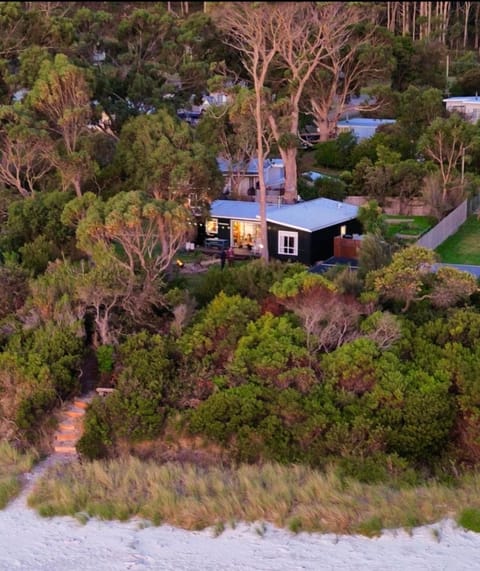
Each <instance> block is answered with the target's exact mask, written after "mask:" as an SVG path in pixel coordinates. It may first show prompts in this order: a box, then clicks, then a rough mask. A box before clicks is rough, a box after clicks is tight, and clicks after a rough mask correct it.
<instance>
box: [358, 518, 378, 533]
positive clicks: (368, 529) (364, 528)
mask: <svg viewBox="0 0 480 571" xmlns="http://www.w3.org/2000/svg"><path fill="white" fill-rule="evenodd" d="M382 529H383V523H382V520H381V519H380V518H379V517H378V516H373V517H371V518H369V519H367V520H366V521H364V522H363V523H361V524H360V525H359V526H358V528H357V531H358V533H360V534H362V535H366V536H367V537H378V536H379V535H381V534H382Z"/></svg>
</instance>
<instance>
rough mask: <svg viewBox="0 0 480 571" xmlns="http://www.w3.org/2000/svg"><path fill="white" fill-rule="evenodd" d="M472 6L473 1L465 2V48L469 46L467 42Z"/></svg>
mask: <svg viewBox="0 0 480 571" xmlns="http://www.w3.org/2000/svg"><path fill="white" fill-rule="evenodd" d="M471 7H472V3H471V2H465V8H464V10H465V20H464V24H463V49H466V48H467V42H468V19H469V17H470V9H471Z"/></svg>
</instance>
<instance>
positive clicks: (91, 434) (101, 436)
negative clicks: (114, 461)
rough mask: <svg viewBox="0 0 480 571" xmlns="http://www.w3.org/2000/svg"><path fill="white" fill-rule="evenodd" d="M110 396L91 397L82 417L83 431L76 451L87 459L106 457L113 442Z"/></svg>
mask: <svg viewBox="0 0 480 571" xmlns="http://www.w3.org/2000/svg"><path fill="white" fill-rule="evenodd" d="M109 399H110V397H97V398H95V399H93V401H92V402H91V404H90V406H89V407H88V409H87V412H86V414H85V418H84V423H83V427H84V432H83V435H82V437H81V438H80V440H79V441H78V442H77V452H78V453H79V454H81V455H82V456H85V458H87V459H88V460H98V459H101V458H106V457H107V455H108V449H109V447H110V446H111V445H112V444H113V436H112V432H113V429H114V427H113V426H112V422H111V412H110V409H111V405H110V400H109Z"/></svg>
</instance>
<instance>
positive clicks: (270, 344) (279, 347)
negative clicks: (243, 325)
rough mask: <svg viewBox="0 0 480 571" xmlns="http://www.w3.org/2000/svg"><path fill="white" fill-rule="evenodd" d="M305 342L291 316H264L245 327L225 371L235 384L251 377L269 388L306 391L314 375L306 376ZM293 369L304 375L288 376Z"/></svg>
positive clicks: (307, 362)
mask: <svg viewBox="0 0 480 571" xmlns="http://www.w3.org/2000/svg"><path fill="white" fill-rule="evenodd" d="M305 342H306V339H305V334H304V332H303V330H302V329H301V328H300V327H298V326H296V325H294V323H293V320H292V319H291V317H290V316H287V315H285V316H281V317H274V316H273V315H271V314H270V313H267V314H265V315H263V316H262V317H260V318H259V319H258V320H257V321H255V322H251V323H249V324H248V325H247V329H246V332H245V335H244V336H243V337H242V338H241V339H240V340H239V341H238V345H237V348H236V350H235V353H234V356H233V360H232V362H231V364H230V365H229V367H228V370H229V372H230V373H231V374H232V375H233V376H234V377H235V378H236V379H237V380H238V382H242V381H244V380H245V379H249V378H253V379H256V380H257V381H258V382H260V383H262V384H267V385H270V386H278V387H279V388H286V387H287V386H290V385H297V386H300V385H302V386H301V388H302V389H304V390H306V389H308V387H309V386H310V385H311V384H312V381H314V380H315V376H314V375H309V374H308V368H309V366H310V356H309V353H308V351H307V348H306V346H305ZM295 369H301V370H303V372H305V373H307V375H306V376H304V375H297V374H293V375H289V372H290V371H292V370H295ZM302 380H305V381H306V383H305V384H306V386H305V384H304V383H302V382H301V381H302Z"/></svg>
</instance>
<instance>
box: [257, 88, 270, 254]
mask: <svg viewBox="0 0 480 571" xmlns="http://www.w3.org/2000/svg"><path fill="white" fill-rule="evenodd" d="M255 79H256V78H255ZM255 83H256V85H255V99H256V101H255V122H256V125H257V162H258V185H259V189H258V193H259V196H258V198H259V203H260V213H259V214H260V255H261V257H262V259H263V260H264V261H265V262H267V263H268V258H269V256H268V231H267V189H266V186H265V170H264V168H265V153H264V146H263V129H264V125H263V121H262V101H263V98H262V87H263V82H262V84H258V82H257V81H255Z"/></svg>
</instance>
